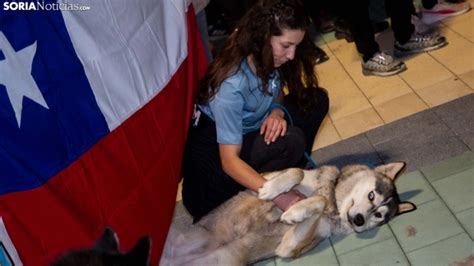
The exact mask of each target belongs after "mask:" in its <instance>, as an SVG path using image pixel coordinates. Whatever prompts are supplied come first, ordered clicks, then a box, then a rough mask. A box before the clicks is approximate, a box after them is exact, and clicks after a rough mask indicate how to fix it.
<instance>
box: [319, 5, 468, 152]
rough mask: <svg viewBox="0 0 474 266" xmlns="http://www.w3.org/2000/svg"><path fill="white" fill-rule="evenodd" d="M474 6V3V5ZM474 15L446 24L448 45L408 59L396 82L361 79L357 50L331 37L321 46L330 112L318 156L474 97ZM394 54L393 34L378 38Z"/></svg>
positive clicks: (321, 71) (321, 75) (322, 40)
mask: <svg viewBox="0 0 474 266" xmlns="http://www.w3.org/2000/svg"><path fill="white" fill-rule="evenodd" d="M471 2H472V3H474V1H472V0H471ZM473 26H474V12H468V13H467V14H464V15H462V16H458V17H453V18H450V19H447V20H444V21H443V22H442V23H441V24H439V28H440V31H441V33H442V34H443V35H445V36H446V37H447V38H448V41H449V45H448V46H446V47H444V48H442V49H439V50H436V51H432V52H429V53H423V54H417V55H414V56H412V57H410V58H404V61H405V63H406V64H407V67H408V70H407V71H405V72H403V73H401V74H399V75H395V76H392V77H383V78H382V77H366V76H363V75H362V69H361V64H360V57H359V55H358V54H357V51H356V49H355V45H354V44H353V43H347V42H346V41H345V40H335V38H334V35H333V34H332V33H331V34H327V35H324V36H322V38H320V39H319V41H318V42H319V45H320V47H321V48H323V49H324V50H325V51H326V53H327V54H328V55H329V57H330V60H329V61H327V62H325V63H323V64H320V65H318V66H317V72H318V77H319V80H320V84H321V86H322V87H325V88H326V89H327V90H328V92H329V97H330V100H331V107H330V110H329V117H328V118H327V119H326V121H325V123H324V125H323V127H322V128H321V130H320V133H319V134H318V136H317V137H316V141H315V143H314V146H313V150H316V149H318V148H321V147H325V146H328V145H331V144H333V143H336V142H338V141H340V140H343V139H347V138H350V137H352V136H355V135H358V134H360V133H362V132H366V131H367V130H369V129H372V128H376V127H379V126H382V125H385V124H387V123H390V122H393V121H396V120H398V119H401V118H403V117H407V116H410V115H412V114H415V113H418V112H420V111H423V110H427V109H430V108H433V107H435V106H438V105H440V104H443V103H446V102H448V101H451V100H453V99H456V98H459V97H462V96H465V95H468V94H472V93H473V92H474V27H473ZM377 40H378V41H379V42H380V44H381V49H383V50H387V51H389V52H392V51H393V48H392V46H393V33H392V32H391V31H386V32H384V33H382V34H380V35H378V36H377Z"/></svg>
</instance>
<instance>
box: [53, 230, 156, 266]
mask: <svg viewBox="0 0 474 266" xmlns="http://www.w3.org/2000/svg"><path fill="white" fill-rule="evenodd" d="M150 241H151V240H150V238H149V237H146V236H145V237H142V238H141V239H140V240H139V241H138V242H137V243H136V244H135V246H134V247H133V248H132V249H131V250H130V251H129V252H126V253H122V252H120V250H119V242H118V238H117V235H116V234H115V232H114V231H113V230H112V229H111V228H109V227H107V228H106V229H105V230H104V232H103V234H102V236H101V237H100V239H99V240H98V241H97V242H96V244H95V246H94V247H93V248H90V249H89V248H88V249H83V250H75V251H68V252H65V253H64V254H63V255H61V256H60V257H59V258H58V259H57V260H56V261H54V262H53V263H51V266H63V265H64V266H66V265H67V266H75V265H97V266H102V265H104V266H105V265H116V266H120V265H143V266H145V265H149V258H148V257H149V254H150V245H151V242H150Z"/></svg>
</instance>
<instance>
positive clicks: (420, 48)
mask: <svg viewBox="0 0 474 266" xmlns="http://www.w3.org/2000/svg"><path fill="white" fill-rule="evenodd" d="M447 44H448V42H447V41H446V38H445V37H443V36H440V35H439V33H438V32H437V31H428V32H424V33H420V32H416V31H415V32H414V33H412V35H411V37H410V39H409V40H408V41H407V42H406V43H404V44H401V43H399V42H398V41H396V42H395V53H396V55H406V54H413V53H421V52H428V51H433V50H436V49H439V48H441V47H444V46H446V45H447Z"/></svg>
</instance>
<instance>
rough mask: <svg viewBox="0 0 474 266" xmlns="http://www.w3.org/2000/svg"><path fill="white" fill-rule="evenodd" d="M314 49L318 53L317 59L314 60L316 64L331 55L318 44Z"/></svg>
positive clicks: (324, 60)
mask: <svg viewBox="0 0 474 266" xmlns="http://www.w3.org/2000/svg"><path fill="white" fill-rule="evenodd" d="M313 48H314V51H315V53H316V60H314V64H316V65H317V64H321V63H324V62H326V61H328V60H329V56H328V55H327V54H326V52H324V50H323V49H321V48H319V47H318V46H317V45H316V44H315V45H314V46H313Z"/></svg>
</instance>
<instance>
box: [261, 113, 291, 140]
mask: <svg viewBox="0 0 474 266" xmlns="http://www.w3.org/2000/svg"><path fill="white" fill-rule="evenodd" d="M284 116H285V113H284V112H283V110H281V109H279V108H275V109H273V110H272V112H271V113H270V115H269V116H268V117H267V118H266V119H265V120H264V121H263V123H262V126H261V127H260V135H264V137H263V140H264V141H265V143H267V144H270V142H275V141H276V140H277V138H278V137H280V136H284V135H285V133H286V130H287V127H288V126H287V124H286V120H285V119H284Z"/></svg>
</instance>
